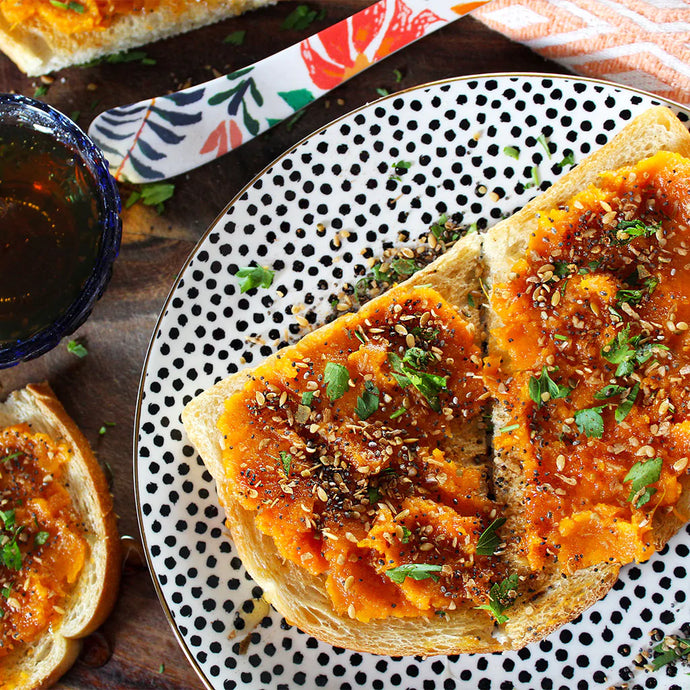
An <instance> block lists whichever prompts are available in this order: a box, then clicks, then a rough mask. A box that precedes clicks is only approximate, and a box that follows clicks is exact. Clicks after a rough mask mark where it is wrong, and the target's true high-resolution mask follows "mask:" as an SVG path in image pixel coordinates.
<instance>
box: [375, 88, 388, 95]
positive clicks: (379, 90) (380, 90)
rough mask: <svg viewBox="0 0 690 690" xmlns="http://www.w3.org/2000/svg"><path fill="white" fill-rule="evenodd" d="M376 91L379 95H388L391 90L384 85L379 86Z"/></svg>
mask: <svg viewBox="0 0 690 690" xmlns="http://www.w3.org/2000/svg"><path fill="white" fill-rule="evenodd" d="M376 93H377V94H378V95H379V96H387V95H388V94H389V93H390V91H389V90H388V89H386V88H384V87H383V86H379V87H378V88H377V89H376Z"/></svg>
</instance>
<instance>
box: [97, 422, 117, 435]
mask: <svg viewBox="0 0 690 690" xmlns="http://www.w3.org/2000/svg"><path fill="white" fill-rule="evenodd" d="M112 426H115V422H105V423H104V424H103V426H102V427H101V428H100V429H99V430H98V435H99V436H103V435H104V434H105V433H106V431H107V430H108V427H112Z"/></svg>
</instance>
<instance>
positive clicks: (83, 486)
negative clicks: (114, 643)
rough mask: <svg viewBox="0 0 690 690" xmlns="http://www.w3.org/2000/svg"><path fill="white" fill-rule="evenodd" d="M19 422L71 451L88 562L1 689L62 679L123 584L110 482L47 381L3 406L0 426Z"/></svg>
mask: <svg viewBox="0 0 690 690" xmlns="http://www.w3.org/2000/svg"><path fill="white" fill-rule="evenodd" d="M20 422H26V423H27V424H29V425H30V426H31V428H32V431H34V432H40V433H44V434H47V435H48V436H50V438H51V439H53V440H54V441H56V442H63V443H66V444H67V445H68V446H69V448H71V450H72V453H71V459H70V461H69V463H68V464H67V466H66V467H65V482H64V485H65V487H66V488H67V490H68V491H69V494H70V497H71V499H72V502H73V505H74V508H75V510H76V512H77V513H78V514H79V516H80V517H81V519H82V525H83V527H84V530H85V534H84V537H85V539H86V540H87V542H88V545H89V558H88V559H87V561H86V563H85V565H84V569H83V571H82V572H81V574H80V576H79V579H78V581H77V583H76V585H75V587H74V589H73V591H72V592H71V594H70V596H69V599H68V601H67V602H66V604H65V606H64V608H65V614H64V616H63V617H62V618H61V619H60V621H59V622H58V624H57V625H53V626H51V627H49V628H48V630H46V631H45V632H44V633H43V634H42V635H41V636H40V637H39V638H38V639H37V640H36V641H35V642H34V643H33V644H31V645H25V646H24V647H23V648H20V649H19V650H18V651H17V652H14V653H13V654H12V655H11V656H10V657H8V658H7V659H3V672H2V675H1V676H0V690H9V689H10V688H12V690H36V689H38V688H47V687H49V686H50V685H52V684H53V683H54V682H55V681H56V680H57V679H58V678H59V677H60V676H61V675H63V674H64V673H65V672H66V671H67V670H68V669H69V668H70V666H71V665H72V664H73V663H74V660H75V659H76V658H77V655H78V654H79V650H80V648H81V643H80V638H82V637H85V636H86V635H89V634H90V633H92V632H93V631H94V630H96V628H98V627H99V626H100V625H101V624H102V623H103V621H104V620H105V618H106V617H107V616H108V614H109V613H110V611H111V609H112V607H113V604H114V603H115V598H116V596H117V590H118V584H119V580H120V541H119V537H118V533H117V524H116V518H115V513H114V510H113V504H112V498H111V496H110V492H109V490H108V485H107V481H106V479H105V476H104V474H103V471H102V470H101V468H100V466H99V465H98V462H97V461H96V458H95V457H94V456H93V453H92V452H91V449H90V447H89V444H88V442H87V440H86V438H85V437H84V435H83V434H82V433H81V431H79V429H78V428H77V426H76V424H75V423H74V422H73V421H72V419H71V418H70V417H69V416H68V415H67V412H66V411H65V409H64V407H63V406H62V404H61V403H60V402H59V401H58V400H57V398H56V397H55V394H54V393H53V391H52V390H51V388H50V386H49V385H48V384H47V383H39V384H29V385H28V386H27V387H26V388H23V389H21V390H18V391H15V392H14V393H12V394H10V396H9V397H8V398H7V400H6V401H5V402H4V403H0V427H6V426H10V425H12V424H17V423H20Z"/></svg>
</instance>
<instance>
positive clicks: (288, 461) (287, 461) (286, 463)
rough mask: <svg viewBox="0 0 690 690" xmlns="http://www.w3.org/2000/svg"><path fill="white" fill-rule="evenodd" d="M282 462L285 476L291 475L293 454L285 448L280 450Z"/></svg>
mask: <svg viewBox="0 0 690 690" xmlns="http://www.w3.org/2000/svg"><path fill="white" fill-rule="evenodd" d="M280 464H281V465H282V466H283V471H284V472H285V476H286V477H289V476H290V466H291V465H292V455H290V453H286V452H285V451H284V450H281V451H280Z"/></svg>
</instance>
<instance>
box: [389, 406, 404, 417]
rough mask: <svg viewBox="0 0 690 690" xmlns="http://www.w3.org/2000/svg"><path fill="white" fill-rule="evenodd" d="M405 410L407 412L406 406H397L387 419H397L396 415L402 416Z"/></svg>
mask: <svg viewBox="0 0 690 690" xmlns="http://www.w3.org/2000/svg"><path fill="white" fill-rule="evenodd" d="M405 412H407V408H406V407H399V408H398V409H397V410H396V411H395V412H393V414H392V415H391V416H390V417H389V419H397V418H398V417H402V416H403V415H404V414H405Z"/></svg>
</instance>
